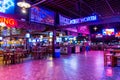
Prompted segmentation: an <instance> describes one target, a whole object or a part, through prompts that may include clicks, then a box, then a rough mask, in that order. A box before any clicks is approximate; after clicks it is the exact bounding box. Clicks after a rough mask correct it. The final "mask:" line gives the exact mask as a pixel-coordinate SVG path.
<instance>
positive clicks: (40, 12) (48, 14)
mask: <svg viewBox="0 0 120 80" xmlns="http://www.w3.org/2000/svg"><path fill="white" fill-rule="evenodd" d="M30 21H32V22H37V23H43V24H48V25H54V12H52V11H50V10H48V9H46V8H43V7H40V8H39V7H32V8H31V14H30Z"/></svg>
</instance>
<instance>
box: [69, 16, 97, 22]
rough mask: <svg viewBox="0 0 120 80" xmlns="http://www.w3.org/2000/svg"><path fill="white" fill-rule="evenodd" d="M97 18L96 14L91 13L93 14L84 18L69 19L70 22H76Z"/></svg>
mask: <svg viewBox="0 0 120 80" xmlns="http://www.w3.org/2000/svg"><path fill="white" fill-rule="evenodd" d="M97 19H98V18H97V16H96V15H93V16H88V17H84V18H78V19H72V20H70V24H78V23H84V22H90V21H96V20H97Z"/></svg>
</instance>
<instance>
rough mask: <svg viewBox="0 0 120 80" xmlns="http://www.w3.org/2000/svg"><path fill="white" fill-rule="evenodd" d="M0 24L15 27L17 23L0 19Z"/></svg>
mask: <svg viewBox="0 0 120 80" xmlns="http://www.w3.org/2000/svg"><path fill="white" fill-rule="evenodd" d="M0 23H5V25H6V26H8V27H11V26H17V21H16V20H15V19H12V18H3V17H0Z"/></svg>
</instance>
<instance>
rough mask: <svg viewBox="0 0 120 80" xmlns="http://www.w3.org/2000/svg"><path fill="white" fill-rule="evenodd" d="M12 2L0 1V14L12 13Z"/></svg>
mask: <svg viewBox="0 0 120 80" xmlns="http://www.w3.org/2000/svg"><path fill="white" fill-rule="evenodd" d="M14 2H15V1H14V0H0V12H2V13H14V7H15V4H14Z"/></svg>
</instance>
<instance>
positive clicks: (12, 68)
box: [0, 51, 120, 80]
mask: <svg viewBox="0 0 120 80" xmlns="http://www.w3.org/2000/svg"><path fill="white" fill-rule="evenodd" d="M0 80H120V66H117V67H113V68H111V67H104V62H103V52H102V51H90V52H88V53H84V54H83V53H82V54H72V55H64V56H61V58H54V59H52V58H48V59H41V60H29V61H25V62H23V63H20V64H15V65H1V66H0Z"/></svg>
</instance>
